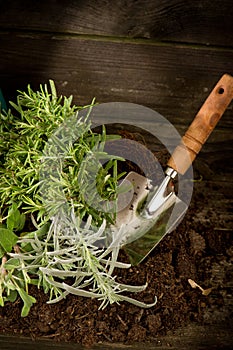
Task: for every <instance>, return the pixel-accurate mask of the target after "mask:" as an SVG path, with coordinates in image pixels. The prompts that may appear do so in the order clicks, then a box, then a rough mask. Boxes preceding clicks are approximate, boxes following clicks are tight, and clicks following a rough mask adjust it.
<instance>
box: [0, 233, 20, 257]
mask: <svg viewBox="0 0 233 350" xmlns="http://www.w3.org/2000/svg"><path fill="white" fill-rule="evenodd" d="M17 241H18V236H16V235H15V234H14V232H12V231H11V230H9V229H8V228H2V227H1V228H0V245H1V247H2V248H3V249H4V251H5V252H8V253H9V252H10V251H11V250H12V247H13V246H14V245H15V244H16V243H17Z"/></svg>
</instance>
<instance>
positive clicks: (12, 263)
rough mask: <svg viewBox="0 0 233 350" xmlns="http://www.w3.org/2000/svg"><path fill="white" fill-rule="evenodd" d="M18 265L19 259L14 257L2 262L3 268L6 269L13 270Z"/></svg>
mask: <svg viewBox="0 0 233 350" xmlns="http://www.w3.org/2000/svg"><path fill="white" fill-rule="evenodd" d="M19 266H20V261H19V259H16V258H11V259H9V260H7V262H6V263H5V264H4V267H5V269H7V270H8V271H9V270H14V269H16V268H17V267H19Z"/></svg>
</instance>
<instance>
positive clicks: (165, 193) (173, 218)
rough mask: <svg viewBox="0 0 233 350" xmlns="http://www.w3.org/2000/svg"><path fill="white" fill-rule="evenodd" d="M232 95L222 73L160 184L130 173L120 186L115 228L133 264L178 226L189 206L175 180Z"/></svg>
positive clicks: (232, 81)
mask: <svg viewBox="0 0 233 350" xmlns="http://www.w3.org/2000/svg"><path fill="white" fill-rule="evenodd" d="M232 98H233V77H231V76H230V75H228V74H225V75H223V76H222V78H221V79H220V80H219V82H218V83H217V84H216V86H215V87H214V89H213V90H212V92H211V93H210V95H209V96H208V98H207V99H206V101H205V102H204V104H203V106H202V107H201V109H200V110H199V112H198V113H197V115H196V117H195V118H194V120H193V122H192V123H191V125H190V126H189V128H188V130H187V132H186V133H185V135H184V136H183V138H182V140H181V142H180V144H179V145H178V146H177V147H176V148H175V150H174V152H173V154H172V155H171V158H170V159H169V161H168V164H167V169H166V171H165V177H164V180H163V181H162V183H161V184H160V185H159V186H156V187H155V186H153V185H152V184H151V181H150V179H147V178H146V177H144V176H142V175H139V174H138V173H136V172H130V173H129V174H128V175H127V176H126V177H125V178H124V180H123V181H122V183H121V185H120V187H122V188H124V187H125V188H127V187H128V190H127V191H125V192H124V191H122V193H123V194H121V196H120V197H119V201H120V203H119V204H120V207H121V208H123V209H122V210H119V211H118V213H117V216H116V224H115V225H114V226H113V233H114V231H115V232H117V233H118V237H120V245H121V246H123V247H124V249H125V250H126V252H127V253H128V255H129V258H130V262H131V263H132V264H133V265H136V264H138V263H140V262H141V261H142V260H143V259H144V258H145V257H146V256H147V255H148V254H149V253H150V251H151V250H152V249H153V248H154V247H155V246H156V245H157V244H158V243H159V242H160V240H161V239H162V238H163V237H164V236H165V235H166V234H167V233H170V232H171V231H172V230H173V229H175V228H176V227H177V225H178V224H179V222H180V221H181V220H182V218H183V217H184V214H185V212H186V211H187V209H188V205H187V204H186V203H185V202H184V201H183V200H181V199H180V198H178V196H177V194H176V191H175V189H174V185H173V183H174V179H175V178H176V177H177V176H178V175H184V174H185V173H186V171H187V170H188V169H189V168H190V166H191V164H192V162H193V161H194V159H195V157H196V155H197V154H198V152H199V151H200V150H201V148H202V146H203V144H204V143H205V141H206V140H207V138H208V136H209V135H210V134H211V132H212V131H213V129H214V128H215V126H216V124H217V123H218V121H219V119H220V118H221V116H222V115H223V113H224V111H225V110H226V108H227V107H228V105H229V104H230V102H231V100H232Z"/></svg>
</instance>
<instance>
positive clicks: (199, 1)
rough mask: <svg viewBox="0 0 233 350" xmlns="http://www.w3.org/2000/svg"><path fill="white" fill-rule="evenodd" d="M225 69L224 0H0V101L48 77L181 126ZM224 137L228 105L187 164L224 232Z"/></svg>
mask: <svg viewBox="0 0 233 350" xmlns="http://www.w3.org/2000/svg"><path fill="white" fill-rule="evenodd" d="M224 73H229V74H231V75H233V6H232V1H231V0H223V1H219V0H195V1H193V0H147V1H143V0H137V1H136V0H116V1H108V0H85V1H84V0H77V1H75V0H66V1H61V0H47V1H44V0H41V1H31V0H24V1H17V0H11V1H5V0H4V1H2V0H0V87H1V89H2V91H3V93H4V95H5V98H6V99H7V100H9V99H14V97H15V95H16V90H17V89H25V88H26V86H27V84H28V83H30V84H31V86H32V87H34V88H38V87H39V84H40V83H46V82H48V80H49V79H53V80H54V81H55V82H56V84H57V88H58V91H59V92H60V93H61V94H63V95H67V96H68V95H71V94H72V95H73V96H74V102H75V103H77V104H87V103H89V102H91V100H92V98H93V97H96V99H97V101H98V102H112V101H127V102H132V103H137V104H141V105H144V106H147V107H150V108H152V109H155V110H156V111H158V112H159V113H161V114H162V115H163V116H165V117H166V118H168V120H169V121H170V122H172V123H173V124H174V125H175V126H176V127H177V129H178V130H179V131H180V132H184V130H185V129H186V128H187V126H188V125H189V123H190V122H191V120H192V118H193V116H194V115H195V113H196V112H197V110H198V109H199V107H200V106H201V104H202V102H203V101H204V99H205V98H206V97H207V95H208V93H209V92H210V90H211V89H212V88H213V86H214V85H215V83H216V82H217V81H218V79H219V78H220V77H221V75H222V74H224ZM232 141H233V103H232V104H231V105H230V106H229V108H228V110H227V111H226V113H225V115H224V116H223V118H222V120H221V121H220V122H219V124H218V126H217V127H216V130H215V131H214V132H213V134H212V135H211V137H210V139H209V140H208V142H207V144H206V145H205V146H204V148H203V150H202V151H201V153H200V155H199V157H198V159H197V160H196V162H195V166H194V168H195V171H197V172H198V176H200V175H201V176H202V177H203V181H202V182H201V184H200V186H202V187H203V191H205V188H207V190H206V195H208V196H209V208H208V210H214V211H216V212H217V213H218V215H217V216H216V217H217V218H218V219H217V220H220V219H221V220H225V223H226V227H228V229H229V230H232V207H233V200H232V193H233V190H232V188H233V180H232V151H233V142H232ZM197 186H199V185H198V184H197ZM207 191H208V192H207ZM216 225H218V223H217V222H216ZM220 229H221V227H220Z"/></svg>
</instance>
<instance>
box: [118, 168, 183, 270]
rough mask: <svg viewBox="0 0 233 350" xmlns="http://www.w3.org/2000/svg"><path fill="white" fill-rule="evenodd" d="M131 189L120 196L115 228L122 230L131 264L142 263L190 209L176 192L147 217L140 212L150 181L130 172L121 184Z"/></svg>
mask: <svg viewBox="0 0 233 350" xmlns="http://www.w3.org/2000/svg"><path fill="white" fill-rule="evenodd" d="M129 184H131V188H130V190H129V191H128V192H126V193H125V194H124V195H123V196H122V197H121V198H119V201H120V206H121V207H123V209H122V210H120V211H119V212H118V213H117V217H116V225H115V227H114V229H117V230H121V232H122V239H121V245H122V246H123V247H124V249H125V251H126V253H127V254H128V256H129V260H130V262H131V264H132V265H137V264H138V263H140V262H141V261H142V260H143V259H144V258H145V257H146V256H147V255H148V254H149V253H150V252H151V251H152V250H153V249H154V247H155V246H156V245H157V244H158V243H159V242H160V241H161V239H163V238H164V236H165V235H166V234H167V233H170V232H171V231H172V230H173V229H174V228H175V227H176V226H177V225H178V224H179V222H180V221H181V219H182V218H183V217H184V214H185V212H186V210H187V208H188V206H187V205H186V203H184V202H183V201H182V200H180V199H179V198H178V197H177V196H176V194H175V193H172V195H170V196H169V197H168V198H165V200H164V203H162V205H161V206H160V207H159V208H158V210H156V212H155V213H154V214H153V216H152V217H151V218H150V219H148V218H145V217H143V216H142V215H140V213H141V209H142V207H143V205H144V203H145V201H146V199H147V196H148V194H149V193H150V186H151V185H150V181H149V180H148V179H147V178H146V177H144V176H141V175H139V174H137V173H135V172H130V173H129V174H128V175H127V176H126V178H125V179H124V180H123V182H122V184H121V185H122V186H124V185H127V186H129Z"/></svg>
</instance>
